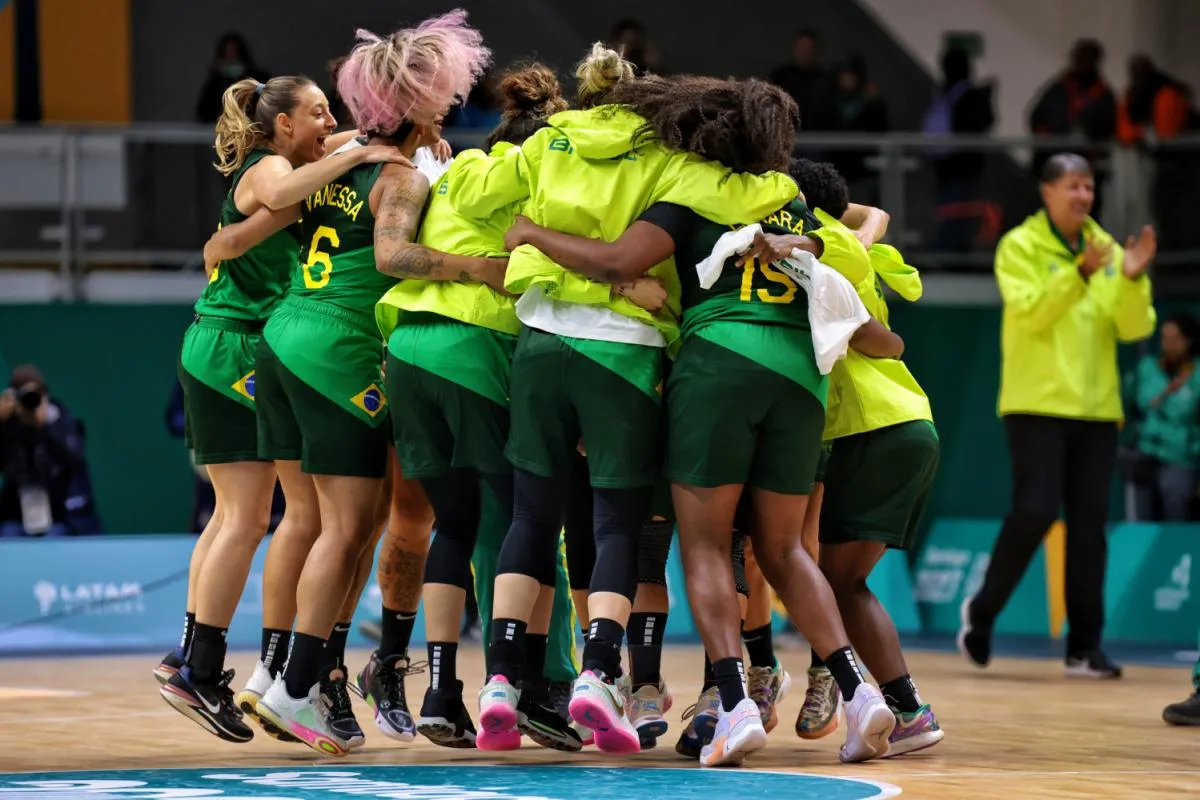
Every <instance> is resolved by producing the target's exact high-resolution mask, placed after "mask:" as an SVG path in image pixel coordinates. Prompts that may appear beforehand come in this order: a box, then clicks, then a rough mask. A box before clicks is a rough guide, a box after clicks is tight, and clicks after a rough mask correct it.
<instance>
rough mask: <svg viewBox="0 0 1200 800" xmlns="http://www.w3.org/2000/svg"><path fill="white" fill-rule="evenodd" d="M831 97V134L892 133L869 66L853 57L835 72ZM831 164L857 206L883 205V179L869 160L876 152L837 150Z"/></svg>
mask: <svg viewBox="0 0 1200 800" xmlns="http://www.w3.org/2000/svg"><path fill="white" fill-rule="evenodd" d="M833 79H834V83H833V92H832V95H831V97H830V114H831V116H830V121H829V122H830V124H829V129H830V130H836V131H846V132H853V133H884V132H886V131H887V129H888V118H887V106H886V105H884V102H883V98H881V97H880V96H879V87H877V86H876V85H875V84H873V83H871V82H870V81H869V80H868V79H867V62H866V59H864V58H863V57H862V56H861V55H853V56H851V57H850V58H849V59H848V60H847V61H845V62H844V63H842V64H841V65H840V66H839V67H838V68H837V69H836V70H835V71H834V76H833ZM829 155H830V159H829V160H830V161H831V162H833V164H834V166H836V167H837V170H838V172H840V173H842V175H843V176H844V177H845V178H846V181H847V182H848V183H849V184H850V196H851V197H853V198H855V199H856V201H857V202H860V203H865V204H867V205H879V175H878V173H877V172H876V171H875V170H873V169H872V168H871V167H870V166H869V165H868V164H867V159H869V158H873V157H875V156H876V155H877V152H876V150H875V149H874V148H871V147H867V148H864V149H847V150H833V151H831V152H830V154H829Z"/></svg>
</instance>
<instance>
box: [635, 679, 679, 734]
mask: <svg viewBox="0 0 1200 800" xmlns="http://www.w3.org/2000/svg"><path fill="white" fill-rule="evenodd" d="M626 708H627V712H628V714H629V721H630V722H631V723H633V727H634V729H635V730H637V734H638V738H639V739H657V738H658V737H660V736H662V735H663V734H665V733H666V732H667V721H666V719H665V718H664V717H663V715H664V714H666V713H667V711H669V710H670V708H671V694H670V693H669V692H668V691H667V687H666V684H663V683H660V684H659V685H658V686H643V687H642V688H640V689H638V690H637V691H636V692H634V693H633V694H631V695H630V696H629V705H628V706H627V707H626Z"/></svg>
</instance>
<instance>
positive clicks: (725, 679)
mask: <svg viewBox="0 0 1200 800" xmlns="http://www.w3.org/2000/svg"><path fill="white" fill-rule="evenodd" d="M712 670H713V675H715V676H716V679H717V691H718V692H720V693H721V708H723V709H725V710H726V711H733V707H734V706H736V705H737V704H738V703H740V702H742V701H743V700H745V699H746V686H745V680H746V667H745V666H744V665H743V664H742V660H741V659H740V658H722V659H721V660H720V661H716V662H714V663H713V665H712Z"/></svg>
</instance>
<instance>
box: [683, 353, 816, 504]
mask: <svg viewBox="0 0 1200 800" xmlns="http://www.w3.org/2000/svg"><path fill="white" fill-rule="evenodd" d="M667 409H668V412H669V415H668V416H669V421H668V424H667V439H668V442H667V476H668V477H669V478H670V479H671V481H672V482H673V483H681V484H687V485H689V486H699V487H712V486H725V485H727V484H745V485H748V486H754V487H756V488H759V489H763V490H765V491H768V492H777V493H779V494H808V493H810V492H811V491H812V488H813V477H814V475H815V474H816V469H817V458H818V457H819V456H820V453H821V433H822V432H823V430H824V428H825V408H824V406H822V405H821V401H820V400H818V399H817V398H816V397H815V396H814V395H813V393H812V392H811V391H809V390H808V389H806V388H804V387H803V386H801V385H800V384H798V383H796V382H795V381H793V380H790V379H789V378H786V377H784V376H783V375H780V374H779V373H778V372H775V371H774V370H771V369H767V368H766V367H764V366H762V365H761V364H758V363H757V362H755V361H751V360H750V359H748V358H746V357H745V356H742V355H739V354H737V353H735V352H733V351H732V350H728V349H726V348H724V347H721V346H720V345H719V344H716V343H714V342H711V341H709V340H707V339H704V338H702V337H699V336H692V337H689V338H688V339H687V340H686V341H684V343H683V347H682V348H680V351H679V355H678V356H677V357H676V359H675V365H674V367H673V368H672V370H671V381H670V383H669V384H668V386H667Z"/></svg>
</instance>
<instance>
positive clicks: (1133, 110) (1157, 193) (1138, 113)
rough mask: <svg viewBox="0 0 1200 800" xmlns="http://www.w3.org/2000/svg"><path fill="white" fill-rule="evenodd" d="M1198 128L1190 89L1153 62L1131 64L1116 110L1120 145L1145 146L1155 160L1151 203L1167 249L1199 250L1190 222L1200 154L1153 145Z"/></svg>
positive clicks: (1199, 238) (1198, 199)
mask: <svg viewBox="0 0 1200 800" xmlns="http://www.w3.org/2000/svg"><path fill="white" fill-rule="evenodd" d="M1197 127H1200V125H1197V118H1196V112H1195V109H1194V107H1193V105H1192V91H1191V89H1189V88H1188V87H1187V86H1185V85H1184V84H1183V83H1181V82H1180V81H1178V80H1176V79H1175V78H1173V77H1171V76H1170V75H1167V74H1166V73H1164V72H1162V71H1160V70H1159V69H1158V67H1157V66H1155V64H1154V62H1153V61H1151V60H1150V58H1149V56H1145V55H1136V56H1134V57H1133V58H1131V59H1130V60H1129V88H1127V89H1126V90H1125V96H1124V97H1122V98H1121V104H1120V107H1119V108H1118V109H1117V139H1119V140H1120V141H1121V143H1122V144H1127V145H1142V146H1146V147H1147V148H1148V149H1149V151H1150V153H1151V157H1152V158H1153V159H1154V167H1155V169H1154V179H1153V185H1152V188H1151V195H1152V200H1151V202H1152V203H1153V208H1154V216H1155V219H1157V220H1158V225H1159V228H1160V244H1161V246H1162V247H1163V248H1164V249H1167V248H1183V247H1194V246H1197V245H1200V231H1198V230H1197V228H1198V226H1196V225H1195V223H1194V221H1193V217H1192V213H1193V209H1194V208H1195V207H1196V205H1197V203H1200V192H1198V191H1197V183H1198V181H1200V152H1197V151H1196V150H1195V149H1193V148H1187V149H1184V148H1175V147H1168V148H1157V147H1155V146H1154V145H1155V144H1157V143H1158V142H1160V141H1164V140H1169V139H1173V138H1175V137H1176V136H1179V135H1180V134H1181V133H1185V132H1187V131H1190V130H1195V129H1196V128H1197Z"/></svg>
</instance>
